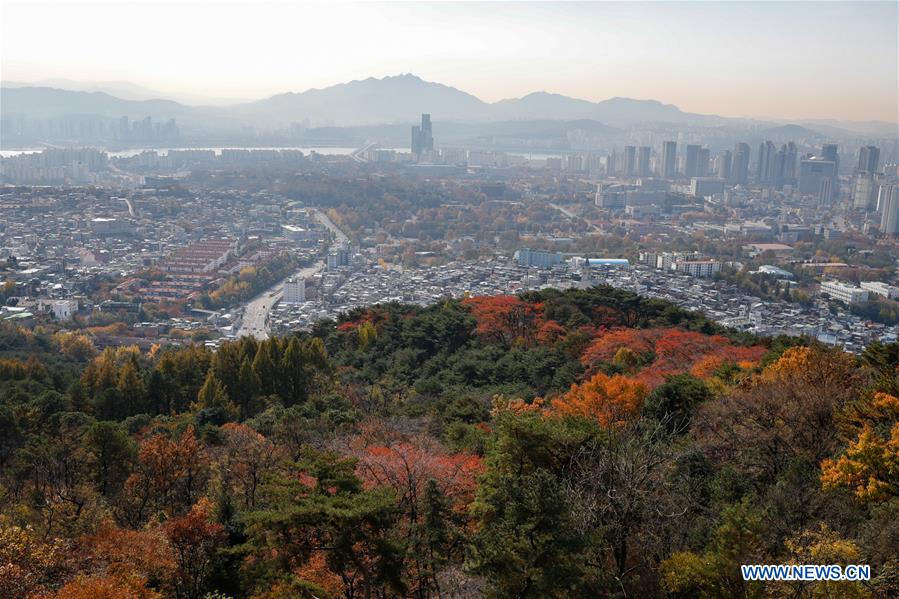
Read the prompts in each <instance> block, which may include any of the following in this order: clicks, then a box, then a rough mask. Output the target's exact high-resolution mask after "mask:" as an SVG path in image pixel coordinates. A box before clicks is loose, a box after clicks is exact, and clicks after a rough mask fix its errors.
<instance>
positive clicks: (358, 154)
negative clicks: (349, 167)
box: [350, 141, 378, 162]
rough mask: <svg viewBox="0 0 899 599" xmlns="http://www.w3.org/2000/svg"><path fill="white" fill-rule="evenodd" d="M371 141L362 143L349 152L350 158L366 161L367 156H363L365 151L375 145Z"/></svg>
mask: <svg viewBox="0 0 899 599" xmlns="http://www.w3.org/2000/svg"><path fill="white" fill-rule="evenodd" d="M377 145H378V144H376V143H375V142H373V141H370V142H368V143H366V144H365V145H363V146H362V147H361V148H356V149H355V150H354V151H353V152H351V153H350V158H352V159H353V160H355V161H356V162H368V158H366V157H365V152H367V151H368V150H370V149H372V148H374V147H375V146H377Z"/></svg>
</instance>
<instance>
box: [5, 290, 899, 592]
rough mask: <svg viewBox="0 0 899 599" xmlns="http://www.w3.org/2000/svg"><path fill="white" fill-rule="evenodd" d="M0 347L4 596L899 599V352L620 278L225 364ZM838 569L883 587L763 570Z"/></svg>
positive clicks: (389, 311)
mask: <svg viewBox="0 0 899 599" xmlns="http://www.w3.org/2000/svg"><path fill="white" fill-rule="evenodd" d="M0 350H2V351H0V380H2V382H3V384H2V387H0V489H2V490H3V493H2V494H0V539H2V543H0V557H2V560H3V562H2V563H3V564H4V566H3V568H0V594H2V595H3V596H5V597H29V596H41V597H55V598H57V599H62V598H64V597H82V596H83V597H97V596H145V597H150V596H152V597H158V596H171V597H183V596H189V597H202V596H207V594H209V593H217V594H218V595H225V596H233V597H237V596H251V595H252V596H300V597H302V596H312V595H315V596H318V597H324V596H328V597H347V598H349V597H357V596H360V593H361V594H362V595H363V596H380V597H407V596H416V597H419V596H432V595H434V594H436V593H437V592H438V591H439V593H440V594H446V595H452V596H483V595H490V596H517V597H560V598H561V597H571V596H610V595H613V594H616V593H619V592H621V593H624V594H627V595H628V596H641V597H666V596H671V595H675V596H734V595H736V596H764V595H778V594H780V595H796V594H797V593H802V592H806V591H809V592H813V593H819V592H820V593H825V592H826V593H830V594H831V595H833V594H837V595H839V596H872V597H873V596H884V597H886V596H895V594H896V592H897V590H899V586H897V583H896V578H895V572H896V571H897V567H899V561H897V555H896V552H895V547H896V546H897V541H899V528H897V525H896V523H897V522H899V518H897V516H899V484H897V480H896V478H895V464H896V463H897V462H899V445H897V444H899V398H897V394H899V376H897V374H896V373H897V368H896V367H897V365H899V345H892V346H874V347H871V348H869V350H868V351H867V352H866V353H865V355H864V356H862V358H861V359H859V358H856V357H854V356H851V355H848V354H845V353H843V352H841V351H840V350H837V349H832V348H825V347H820V346H817V345H807V344H806V342H805V341H803V340H801V339H768V340H759V339H753V338H751V337H746V336H743V335H737V334H735V333H733V332H730V331H727V330H725V329H721V328H720V327H718V326H717V325H715V324H714V323H711V322H710V321H708V320H706V319H705V318H704V317H703V316H702V315H700V314H696V313H689V312H685V311H683V310H680V309H678V308H676V307H675V306H673V305H671V304H668V303H666V302H663V301H660V300H654V299H646V298H642V297H639V296H635V295H633V294H630V293H627V292H623V291H620V290H615V289H612V288H608V287H596V288H592V289H587V290H568V291H564V292H560V291H555V290H545V291H540V292H532V293H528V294H524V295H522V296H499V297H475V298H468V299H464V300H448V301H445V302H443V303H440V304H437V305H432V306H428V307H420V306H410V305H403V304H395V303H394V304H387V305H382V306H373V307H369V308H360V309H357V310H355V311H353V312H352V313H350V314H346V315H344V316H342V317H341V318H340V319H339V320H338V321H336V322H334V321H323V322H320V323H318V324H317V325H316V326H315V327H314V329H313V330H312V331H310V332H308V333H301V334H297V335H294V336H291V337H288V338H279V339H270V340H266V341H256V340H254V339H251V338H244V339H241V340H237V341H232V342H228V343H225V344H224V345H222V346H221V348H220V349H219V350H218V351H216V352H211V351H210V350H208V349H207V348H205V347H202V346H188V347H184V348H174V349H169V350H158V349H154V350H153V351H152V352H150V353H148V354H141V353H140V352H138V351H136V350H134V349H129V348H118V349H112V348H109V349H106V350H104V351H103V352H102V353H98V352H97V351H96V350H94V349H93V347H92V344H91V340H90V339H89V338H87V337H85V336H82V335H79V334H78V333H77V332H59V333H57V334H56V335H53V336H51V335H50V332H49V331H42V332H37V333H32V332H28V333H27V334H26V333H25V332H24V331H22V330H19V329H17V328H16V327H15V326H13V325H11V324H9V323H3V324H2V326H0ZM548 556H551V557H548ZM815 560H825V561H826V563H847V562H848V563H865V564H870V566H871V569H872V570H871V575H872V580H871V581H870V582H869V583H864V584H862V583H858V582H839V583H826V584H825V583H823V582H803V583H802V586H801V587H800V586H799V583H796V584H794V583H764V582H754V583H749V582H744V581H743V580H742V577H741V575H740V564H743V563H793V562H797V563H805V562H807V561H815ZM832 584H837V585H839V586H838V588H831V587H830V586H828V585H832Z"/></svg>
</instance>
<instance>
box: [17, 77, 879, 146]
mask: <svg viewBox="0 0 899 599" xmlns="http://www.w3.org/2000/svg"><path fill="white" fill-rule="evenodd" d="M114 83H116V84H118V85H120V86H125V84H126V83H127V82H114ZM134 89H137V90H138V91H135V92H134V93H138V92H139V91H140V90H141V89H143V90H144V93H146V91H147V90H145V88H139V86H133V88H132V91H134ZM423 112H429V113H431V114H433V115H434V117H435V121H443V122H456V123H486V122H504V121H534V120H541V121H545V120H555V121H576V120H589V121H596V122H598V123H602V124H603V125H606V126H608V127H611V128H618V129H622V128H625V129H626V128H633V127H637V126H641V125H654V124H672V125H696V126H717V125H734V126H737V125H739V126H740V127H746V125H747V123H755V125H756V126H757V127H759V128H762V129H764V128H775V127H778V126H780V125H784V124H786V123H789V122H785V121H753V120H751V119H733V118H726V117H721V116H716V115H703V114H695V113H689V112H685V111H682V110H681V109H680V108H678V107H677V106H674V105H672V104H664V103H662V102H659V101H657V100H638V99H633V98H622V97H614V98H610V99H607V100H602V101H599V102H591V101H588V100H582V99H577V98H571V97H568V96H564V95H561V94H555V93H549V92H544V91H538V92H533V93H530V94H527V95H525V96H523V97H521V98H510V99H505V100H500V101H498V102H493V103H489V102H485V101H483V100H481V99H480V98H477V97H476V96H474V95H472V94H469V93H467V92H464V91H462V90H459V89H456V88H454V87H451V86H448V85H444V84H441V83H433V82H429V81H425V80H423V79H421V78H420V77H418V76H416V75H412V74H408V73H407V74H403V75H396V76H389V77H383V78H380V79H378V78H374V77H369V78H367V79H360V80H355V81H349V82H347V83H341V84H337V85H333V86H330V87H326V88H322V89H309V90H306V91H304V92H287V93H283V94H277V95H274V96H271V97H268V98H264V99H261V100H256V101H252V102H244V103H239V104H233V105H227V106H193V105H186V104H182V103H179V102H175V101H173V100H164V99H144V100H134V99H124V98H120V97H117V96H115V95H111V94H109V93H106V92H103V91H70V90H63V89H58V88H51V87H35V86H24V85H23V84H19V83H15V84H5V83H4V84H3V85H2V88H0V113H2V115H3V117H4V118H7V117H9V116H12V115H23V116H25V117H28V118H44V119H46V118H59V117H67V116H99V117H105V118H119V117H122V116H128V117H130V118H133V119H139V118H144V117H145V116H150V117H152V118H154V119H160V120H162V119H167V118H176V119H178V120H179V123H181V124H185V125H187V126H199V127H211V126H224V125H228V126H233V127H238V128H239V127H243V126H253V127H261V128H264V129H277V128H283V127H286V126H290V125H292V124H301V125H303V126H305V127H327V126H333V127H360V126H373V125H382V124H406V125H408V124H410V123H412V122H415V121H416V120H417V118H418V115H419V114H420V113H423ZM819 122H820V123H821V125H822V129H823V128H825V127H826V128H827V129H829V130H830V131H834V130H836V129H837V125H835V124H834V123H837V122H836V121H819ZM807 123H808V124H809V125H810V126H812V127H814V126H815V125H814V123H813V122H812V121H807ZM825 123H826V125H825ZM862 125H863V126H864V127H865V130H864V132H865V133H867V134H874V133H875V131H884V132H886V134H887V135H889V134H890V128H891V127H893V132H895V125H892V124H889V123H883V124H880V123H876V124H873V123H862V124H859V126H862ZM881 125H883V126H881ZM806 129H807V128H806ZM807 130H809V129H807ZM809 131H810V130H809Z"/></svg>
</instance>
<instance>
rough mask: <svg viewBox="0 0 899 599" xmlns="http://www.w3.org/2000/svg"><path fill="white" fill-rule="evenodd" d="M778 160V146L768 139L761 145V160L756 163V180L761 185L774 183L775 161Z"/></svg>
mask: <svg viewBox="0 0 899 599" xmlns="http://www.w3.org/2000/svg"><path fill="white" fill-rule="evenodd" d="M776 160H777V147H776V146H775V145H774V142H772V141H766V142H765V143H763V144H760V145H759V160H758V162H757V163H756V165H755V181H756V183H758V184H759V185H771V184H773V183H774V173H775V163H776Z"/></svg>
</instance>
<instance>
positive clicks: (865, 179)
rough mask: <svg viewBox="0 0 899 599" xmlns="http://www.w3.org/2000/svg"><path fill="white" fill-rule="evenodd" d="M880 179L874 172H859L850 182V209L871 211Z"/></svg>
mask: <svg viewBox="0 0 899 599" xmlns="http://www.w3.org/2000/svg"><path fill="white" fill-rule="evenodd" d="M879 188H880V177H878V176H877V174H876V173H874V172H868V171H859V172H858V173H857V174H856V175H855V179H853V180H852V207H853V208H855V209H856V210H872V209H873V208H874V206H875V204H876V201H877V192H878V190H879Z"/></svg>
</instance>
